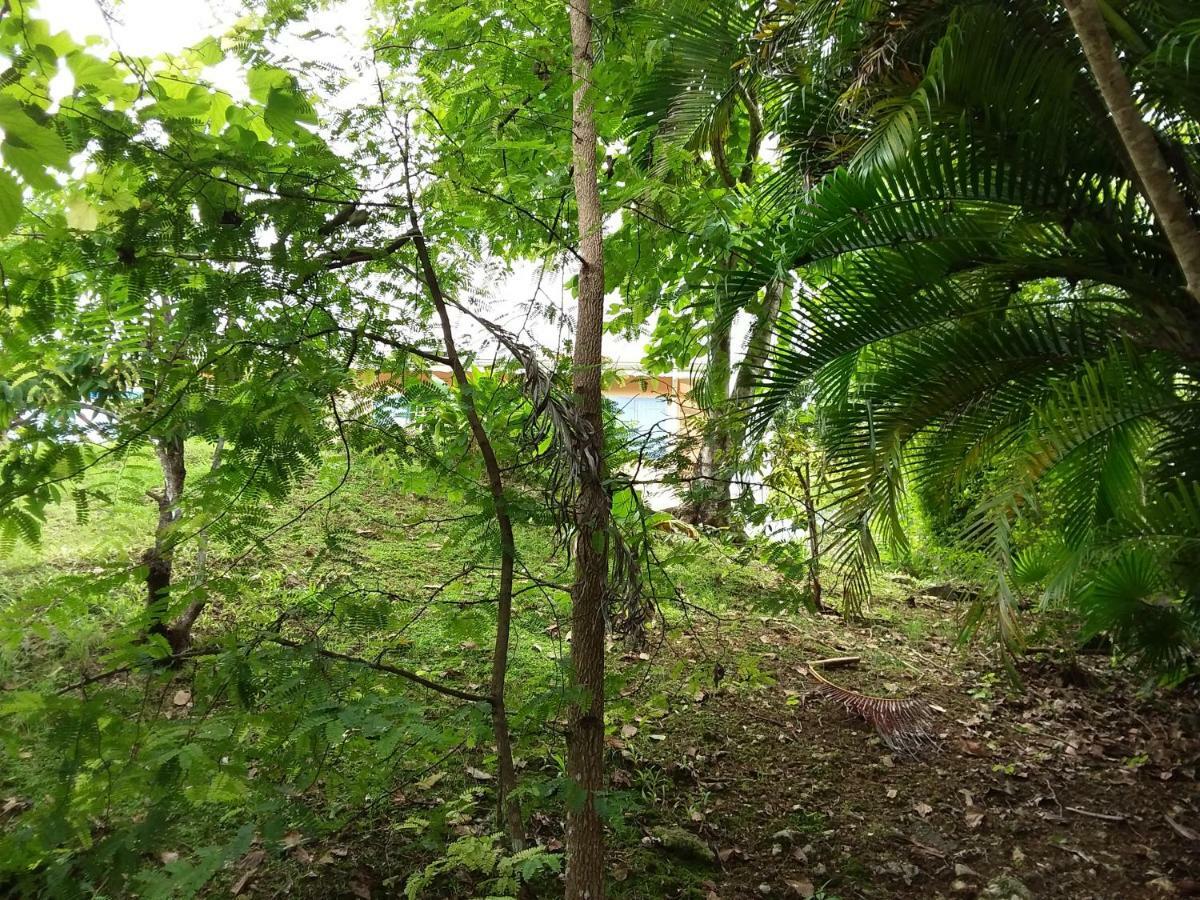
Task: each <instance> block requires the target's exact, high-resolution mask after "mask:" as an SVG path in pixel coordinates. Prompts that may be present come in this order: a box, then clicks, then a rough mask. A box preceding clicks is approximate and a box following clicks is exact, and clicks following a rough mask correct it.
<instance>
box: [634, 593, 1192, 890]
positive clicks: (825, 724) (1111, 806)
mask: <svg viewBox="0 0 1200 900" xmlns="http://www.w3.org/2000/svg"><path fill="white" fill-rule="evenodd" d="M884 610H887V607H884ZM958 612H959V610H957V609H956V608H955V606H954V604H953V603H949V602H943V601H938V600H936V599H934V598H924V599H922V600H921V601H919V605H918V607H917V608H915V609H908V608H905V609H904V613H903V615H904V618H903V619H902V620H900V621H896V620H893V619H891V618H890V616H889V617H888V618H880V617H878V616H877V617H876V618H875V619H874V620H872V621H870V622H869V623H864V624H852V623H846V622H842V621H841V620H836V619H834V620H830V619H825V618H821V619H818V618H815V617H812V616H806V617H802V618H795V617H791V616H786V615H780V616H773V617H766V616H760V617H755V616H754V615H752V614H751V615H747V616H746V617H743V618H740V619H730V620H728V621H727V622H726V623H725V625H724V626H723V627H722V628H721V629H720V630H719V631H717V630H716V629H712V630H710V631H708V633H705V630H704V629H701V630H700V634H699V635H697V636H689V637H687V638H685V639H683V640H680V641H678V642H676V643H675V644H673V645H671V646H669V647H666V648H664V651H663V652H664V655H665V656H667V657H674V658H679V659H683V660H687V661H688V662H689V664H691V665H696V666H704V665H711V664H712V662H711V661H712V660H715V659H720V658H721V657H722V656H728V655H729V654H737V653H739V652H740V653H745V652H749V653H751V654H753V656H754V658H756V659H757V661H758V669H757V672H756V680H757V681H758V684H756V685H755V686H754V687H749V688H748V687H746V686H745V684H744V683H743V684H740V685H739V684H738V683H737V679H736V677H735V678H734V684H732V685H725V686H722V687H721V688H719V689H716V690H711V691H705V692H703V693H702V694H696V695H693V696H691V697H682V696H681V697H677V698H676V703H675V704H674V705H673V708H672V710H671V712H670V713H669V714H668V715H666V716H665V717H663V718H661V719H658V720H648V721H642V722H636V723H634V724H635V725H636V726H637V727H638V729H639V730H638V733H637V734H636V735H634V736H632V737H630V738H629V739H628V740H614V741H613V744H614V748H615V749H616V750H617V752H618V753H619V754H620V756H622V757H625V759H624V760H623V761H622V763H621V765H623V768H621V769H618V770H617V771H616V773H615V775H614V777H615V778H616V779H618V780H625V779H626V778H628V779H630V780H632V781H634V782H635V783H636V782H638V781H644V780H647V777H648V776H647V773H648V772H658V773H661V775H662V777H661V780H660V783H661V785H662V796H661V801H660V803H659V804H658V805H657V809H658V810H659V811H660V813H661V819H662V821H663V822H664V823H674V824H677V825H678V826H680V827H683V828H685V829H687V830H688V831H689V832H691V833H693V834H695V835H696V836H698V837H699V838H700V839H701V840H702V841H704V842H705V843H706V844H707V845H708V846H710V847H711V848H712V849H714V850H715V852H716V854H717V858H716V861H715V864H714V867H713V870H712V872H711V874H710V875H709V876H708V877H707V879H705V880H704V886H705V887H706V888H707V890H708V892H709V893H708V894H707V895H702V896H707V897H709V898H713V897H716V898H721V900H733V898H750V897H760V898H761V897H814V896H815V897H835V896H836V897H842V898H850V897H863V898H889V897H895V898H900V897H913V898H917V897H922V898H933V897H947V898H950V897H987V898H1009V897H1022V898H1025V897H1041V898H1097V900H1101V898H1104V900H1107V898H1137V897H1168V896H1200V834H1197V829H1200V787H1198V785H1197V781H1196V775H1197V767H1198V766H1200V739H1198V735H1197V726H1198V725H1200V721H1198V715H1200V706H1198V704H1197V697H1196V694H1195V693H1194V691H1193V692H1191V693H1186V692H1185V693H1181V694H1177V695H1175V696H1173V697H1169V698H1163V697H1159V698H1156V699H1150V698H1146V697H1143V696H1140V695H1139V692H1138V691H1137V686H1138V685H1137V684H1136V683H1135V682H1133V681H1132V680H1131V679H1130V677H1129V676H1128V674H1125V673H1119V672H1116V671H1114V670H1113V669H1112V668H1111V667H1110V666H1109V665H1108V663H1107V660H1106V659H1105V658H1103V657H1080V658H1079V659H1078V660H1077V662H1076V663H1075V664H1073V665H1072V664H1068V663H1067V662H1065V661H1064V660H1063V659H1061V658H1054V657H1047V656H1035V657H1032V658H1030V659H1029V661H1028V662H1027V663H1026V664H1025V665H1023V666H1022V667H1021V669H1022V671H1021V676H1022V679H1023V688H1022V689H1020V690H1017V689H1014V688H1013V687H1012V686H1011V683H1010V682H1009V680H1008V676H1007V675H1002V674H998V673H996V672H994V671H990V670H988V669H986V668H977V667H975V666H974V665H972V664H971V662H970V660H971V659H972V655H971V654H963V653H962V652H961V651H960V650H959V649H958V648H957V647H955V646H954V645H953V643H952V641H951V639H950V632H951V630H952V627H953V624H954V623H955V622H956V621H957V615H958ZM891 614H892V615H896V616H899V615H900V612H899V610H898V609H895V608H892V610H891ZM722 651H724V653H723V652H722ZM845 654H855V655H861V656H862V658H863V663H862V664H861V665H860V666H859V667H858V668H857V669H847V670H838V671H837V672H829V673H828V676H829V677H830V678H831V679H834V680H836V681H837V682H838V683H839V684H841V685H842V686H844V687H848V688H851V689H855V690H858V691H861V692H864V693H871V694H883V695H888V696H899V697H920V698H923V699H924V700H926V701H927V702H929V703H931V704H933V705H934V706H935V712H936V713H937V716H936V724H935V730H936V735H937V738H938V740H937V745H936V747H933V748H929V749H925V750H922V751H919V752H918V753H917V754H915V755H913V754H907V753H897V752H894V751H892V750H890V749H889V748H888V747H887V746H886V745H884V744H883V743H882V741H881V740H880V739H879V738H878V737H877V736H876V735H875V734H874V733H873V732H872V731H871V730H870V728H869V727H868V726H866V725H865V724H864V723H862V722H859V721H856V720H855V719H854V718H853V717H852V716H851V715H850V714H849V713H847V712H846V711H845V710H843V709H842V708H840V707H839V706H837V705H835V704H832V703H831V702H830V701H828V700H826V699H825V698H823V697H821V696H819V695H817V694H816V693H815V692H814V691H813V685H812V683H811V681H810V680H809V679H808V678H807V677H806V676H805V675H804V669H803V668H802V666H801V664H802V663H803V662H804V661H805V660H811V659H818V658H823V657H829V656H841V655H845ZM656 736H665V738H666V739H665V740H661V741H659V740H656ZM622 744H623V745H625V746H620V745H622ZM684 812H686V814H683V815H681V813H684ZM649 830H650V832H653V828H650V829H649ZM669 843H670V842H669ZM617 857H618V861H617V862H616V863H615V865H614V871H613V876H614V878H621V877H625V878H627V879H628V880H630V881H636V880H638V879H639V878H644V877H645V867H646V865H647V862H646V860H647V854H646V853H645V852H644V851H643V850H640V849H623V850H620V851H618V852H617ZM630 895H631V896H647V897H649V896H653V894H652V893H649V892H648V893H645V894H642V893H639V892H638V891H637V890H636V889H635V890H633V891H631V892H630ZM667 895H669V894H666V893H664V896H667Z"/></svg>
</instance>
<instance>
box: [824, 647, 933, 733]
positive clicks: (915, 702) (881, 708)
mask: <svg viewBox="0 0 1200 900" xmlns="http://www.w3.org/2000/svg"><path fill="white" fill-rule="evenodd" d="M808 674H809V675H810V676H811V677H812V679H813V680H814V681H815V682H817V693H819V694H820V695H821V696H823V697H828V698H829V699H830V700H834V701H836V702H837V703H840V704H841V705H842V706H844V707H845V708H846V710H847V711H848V712H850V713H853V714H854V715H856V716H858V717H859V718H860V719H862V720H864V721H865V722H866V723H867V724H868V725H870V726H871V727H873V728H874V729H875V731H876V732H878V734H879V736H880V737H881V738H882V739H883V742H884V743H885V744H887V745H888V747H890V748H891V749H893V750H900V751H906V752H910V753H911V752H915V751H917V750H919V749H921V748H922V747H926V746H930V745H932V744H933V743H934V739H933V734H932V727H933V711H932V710H931V709H930V708H929V704H927V703H926V702H925V701H924V700H921V699H919V698H909V699H897V698H893V697H873V696H871V695H870V694H859V693H856V692H855V691H851V690H847V689H846V688H844V687H839V686H838V685H836V684H834V683H833V682H831V681H829V680H828V679H826V678H825V677H824V676H822V675H821V674H820V673H819V672H818V671H817V670H816V669H814V668H812V667H811V666H809V667H808Z"/></svg>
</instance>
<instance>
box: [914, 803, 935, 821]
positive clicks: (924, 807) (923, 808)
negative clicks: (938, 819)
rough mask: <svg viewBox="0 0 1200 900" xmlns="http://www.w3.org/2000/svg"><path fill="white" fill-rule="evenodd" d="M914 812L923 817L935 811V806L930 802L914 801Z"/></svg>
mask: <svg viewBox="0 0 1200 900" xmlns="http://www.w3.org/2000/svg"><path fill="white" fill-rule="evenodd" d="M913 812H915V813H916V814H917V815H918V816H920V817H921V818H922V819H923V818H925V817H926V816H927V815H929V814H930V813H931V812H933V807H932V806H930V805H929V804H928V803H914V804H913Z"/></svg>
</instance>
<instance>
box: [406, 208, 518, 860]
mask: <svg viewBox="0 0 1200 900" xmlns="http://www.w3.org/2000/svg"><path fill="white" fill-rule="evenodd" d="M409 200H410V204H411V202H412V198H411V197H410V198H409ZM409 215H410V221H411V224H412V230H413V245H414V246H415V247H416V250H417V257H418V259H419V261H420V264H421V273H422V275H423V276H424V279H425V284H426V286H427V287H428V288H429V295H430V297H431V298H432V300H433V306H434V309H435V310H436V311H437V314H438V320H439V321H440V323H441V327H442V340H443V342H444V343H445V345H446V356H447V358H448V359H449V360H450V369H451V371H452V372H453V373H454V380H455V382H456V383H457V384H458V397H459V403H460V404H461V405H462V410H463V413H464V414H465V415H466V417H467V424H468V425H469V426H470V428H471V435H472V436H473V437H474V438H475V443H476V444H478V445H479V453H480V455H481V456H482V457H483V467H484V471H485V472H486V473H487V482H488V492H489V493H490V494H491V497H492V506H493V508H494V510H495V515H496V525H497V527H498V528H499V530H500V589H499V593H498V596H497V598H496V641H495V644H494V646H493V648H492V675H491V683H490V685H489V689H488V698H489V701H490V704H491V708H492V735H493V738H494V739H495V741H496V758H497V769H498V772H497V778H496V801H497V809H498V812H499V815H500V819H501V821H502V823H503V826H504V829H505V832H506V833H507V835H508V841H509V843H510V844H511V846H512V849H513V850H518V851H519V850H523V849H525V822H524V818H523V816H522V815H521V804H520V803H519V802H518V801H517V800H516V798H515V797H514V796H513V793H514V791H515V790H516V787H517V770H516V766H515V765H514V764H513V756H512V738H511V735H510V733H509V727H508V710H507V707H506V706H505V702H504V695H505V685H506V681H507V677H508V649H509V639H510V636H511V634H512V599H513V569H514V566H515V565H516V558H517V544H516V539H515V536H514V533H513V523H512V516H511V514H510V513H509V510H508V498H507V496H506V495H505V493H504V476H503V474H502V471H501V469H500V462H499V460H498V459H497V458H496V451H495V448H494V447H493V446H492V441H491V439H490V438H489V437H488V433H487V430H486V429H485V428H484V427H483V421H482V420H481V419H480V417H479V411H478V409H477V408H476V406H475V397H474V393H473V391H474V389H473V388H472V386H471V382H470V381H469V379H468V378H467V372H466V369H465V368H464V367H463V364H462V358H461V357H460V356H459V354H458V346H457V344H456V343H455V340H454V329H453V326H452V324H451V322H450V313H449V310H448V309H447V305H446V298H445V295H444V294H443V293H442V287H441V282H440V280H439V279H438V275H437V270H436V269H435V268H434V265H433V259H432V257H431V256H430V254H429V247H428V246H427V245H426V243H425V237H424V235H423V234H422V232H421V224H420V221H419V220H418V219H417V213H416V207H415V205H410V213H409Z"/></svg>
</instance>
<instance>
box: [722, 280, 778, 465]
mask: <svg viewBox="0 0 1200 900" xmlns="http://www.w3.org/2000/svg"><path fill="white" fill-rule="evenodd" d="M783 293H784V282H783V280H782V279H779V278H775V279H772V280H771V281H770V282H768V283H767V289H766V294H765V296H764V298H763V306H762V309H761V310H759V313H758V316H757V317H756V318H755V320H754V325H753V326H752V327H751V329H750V338H749V340H748V341H747V342H746V355H745V356H744V357H742V361H741V362H740V363H738V369H737V378H736V379H735V381H734V384H733V393H732V395H731V396H730V404H729V405H730V412H731V413H732V416H731V418H730V422H729V460H730V464H731V465H730V469H731V471H730V473H729V477H728V478H727V479H726V482H727V483H728V482H729V481H732V478H733V475H734V474H735V473H734V472H733V469H736V467H737V466H738V465H739V464H741V462H742V461H743V460H744V459H745V457H746V446H745V445H746V410H747V408H748V406H749V404H750V400H751V398H752V397H753V396H754V385H755V383H756V381H755V379H756V378H757V376H758V374H759V373H760V372H761V371H762V368H763V364H764V363H765V362H766V360H767V354H768V353H769V352H770V351H771V343H772V339H773V336H774V334H775V322H776V321H777V320H778V319H779V309H780V307H781V306H782V305H783Z"/></svg>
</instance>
